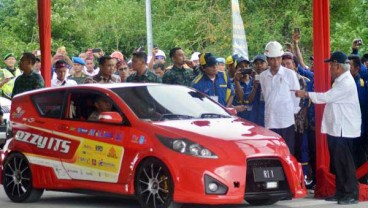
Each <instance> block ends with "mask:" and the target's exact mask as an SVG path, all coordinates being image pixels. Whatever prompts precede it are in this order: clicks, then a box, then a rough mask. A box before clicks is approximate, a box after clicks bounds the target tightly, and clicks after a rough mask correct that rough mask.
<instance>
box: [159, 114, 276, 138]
mask: <svg viewBox="0 0 368 208" xmlns="http://www.w3.org/2000/svg"><path fill="white" fill-rule="evenodd" d="M153 125H155V126H160V127H163V128H170V129H171V128H174V129H178V130H182V131H187V132H192V133H195V134H199V135H203V136H207V137H213V138H216V139H222V140H229V141H236V140H238V141H241V140H263V139H267V140H270V139H271V140H273V139H275V140H276V139H279V138H280V136H279V135H278V134H276V133H274V132H272V131H270V130H267V129H265V128H263V127H259V126H257V125H256V124H254V123H252V122H249V121H246V120H243V119H240V118H219V119H198V120H174V121H173V120H170V121H162V122H154V123H153Z"/></svg>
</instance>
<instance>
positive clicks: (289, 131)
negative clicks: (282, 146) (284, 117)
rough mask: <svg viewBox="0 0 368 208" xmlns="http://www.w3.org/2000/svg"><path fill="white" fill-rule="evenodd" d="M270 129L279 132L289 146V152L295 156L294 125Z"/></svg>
mask: <svg viewBox="0 0 368 208" xmlns="http://www.w3.org/2000/svg"><path fill="white" fill-rule="evenodd" d="M270 130H271V131H274V132H276V133H277V134H279V135H280V136H281V137H282V138H283V139H284V140H285V142H286V144H287V146H288V147H289V150H290V153H291V154H292V155H294V156H295V129H294V125H291V126H289V127H287V128H283V129H270Z"/></svg>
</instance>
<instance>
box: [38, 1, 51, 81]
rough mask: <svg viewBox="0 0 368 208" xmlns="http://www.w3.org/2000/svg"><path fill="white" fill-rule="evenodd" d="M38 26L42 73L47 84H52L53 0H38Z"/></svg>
mask: <svg viewBox="0 0 368 208" xmlns="http://www.w3.org/2000/svg"><path fill="white" fill-rule="evenodd" d="M38 26H39V35H40V49H41V74H42V76H43V79H44V80H45V86H46V87H50V85H51V0H38Z"/></svg>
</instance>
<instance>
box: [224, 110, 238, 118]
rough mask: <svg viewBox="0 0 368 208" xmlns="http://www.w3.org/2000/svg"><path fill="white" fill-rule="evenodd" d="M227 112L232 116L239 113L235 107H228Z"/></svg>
mask: <svg viewBox="0 0 368 208" xmlns="http://www.w3.org/2000/svg"><path fill="white" fill-rule="evenodd" d="M226 110H227V112H228V113H230V115H232V116H236V115H237V114H238V112H237V111H236V109H235V108H226Z"/></svg>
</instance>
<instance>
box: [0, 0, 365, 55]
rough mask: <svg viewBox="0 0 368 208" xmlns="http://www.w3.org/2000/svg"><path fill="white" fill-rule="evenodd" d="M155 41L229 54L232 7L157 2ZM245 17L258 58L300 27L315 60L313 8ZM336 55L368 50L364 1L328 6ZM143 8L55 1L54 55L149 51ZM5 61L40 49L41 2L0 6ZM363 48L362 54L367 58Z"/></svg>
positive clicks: (302, 0) (140, 3)
mask: <svg viewBox="0 0 368 208" xmlns="http://www.w3.org/2000/svg"><path fill="white" fill-rule="evenodd" d="M151 2H152V22H153V39H154V43H155V44H158V45H159V46H160V48H161V49H163V50H164V51H166V52H167V53H168V51H169V49H170V48H172V47H175V46H180V47H182V48H183V49H184V50H185V51H186V53H187V54H188V55H189V54H190V53H191V52H192V51H201V52H203V51H206V52H212V53H214V54H215V55H216V56H223V57H226V56H228V55H230V54H231V52H232V51H231V50H232V49H231V47H232V46H231V44H232V40H231V39H232V34H231V30H232V25H231V1H230V0H201V1H198V0H151ZM239 3H240V11H241V14H242V17H243V21H244V26H245V30H246V35H247V41H248V46H249V55H250V57H253V56H254V55H256V54H258V53H263V50H264V46H265V44H266V43H267V42H269V41H271V40H277V41H279V42H281V43H286V42H291V35H292V32H293V29H294V28H295V27H300V28H301V32H302V39H301V44H300V45H301V49H302V52H303V53H304V54H305V55H311V54H312V52H313V46H312V45H313V40H312V32H313V29H312V0H278V1H274V0H262V1H258V0H240V1H239ZM330 7H331V17H330V20H331V50H337V49H339V50H343V51H345V52H346V53H350V50H351V43H352V40H353V39H354V38H362V39H363V41H364V42H367V43H368V29H367V28H368V27H367V26H368V25H367V24H368V23H367V21H365V18H364V17H366V16H367V15H368V3H367V1H366V0H349V1H340V0H330ZM145 21H146V17H145V0H57V1H52V38H53V39H52V50H53V51H55V50H56V49H57V48H58V47H60V46H65V47H66V48H67V51H68V53H69V55H78V53H79V52H81V51H85V50H86V49H88V48H95V47H100V48H103V49H104V50H105V52H107V53H111V52H112V51H114V50H120V51H122V52H123V53H124V54H125V55H126V56H130V54H131V52H132V51H133V49H134V48H137V47H139V46H145V45H146V23H145ZM0 28H1V32H0V48H1V51H0V55H2V56H3V55H4V54H6V53H8V52H15V53H16V54H17V55H18V56H19V55H20V54H21V53H22V52H23V51H32V50H35V49H37V48H39V37H38V24H37V1H36V0H33V1H29V0H1V1H0ZM366 50H367V47H366V46H365V45H363V46H362V47H361V48H360V53H361V54H362V53H364V52H366Z"/></svg>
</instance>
